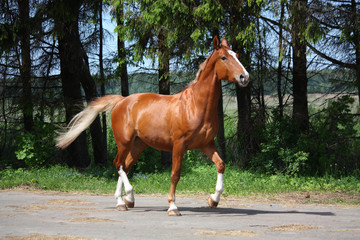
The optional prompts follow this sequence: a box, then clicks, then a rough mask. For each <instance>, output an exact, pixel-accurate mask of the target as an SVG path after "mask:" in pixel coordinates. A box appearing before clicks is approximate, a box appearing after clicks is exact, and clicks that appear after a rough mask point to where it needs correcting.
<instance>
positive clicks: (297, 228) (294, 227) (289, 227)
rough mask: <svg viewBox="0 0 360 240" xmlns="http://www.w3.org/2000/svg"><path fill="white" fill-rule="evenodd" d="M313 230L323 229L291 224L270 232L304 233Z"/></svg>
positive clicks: (274, 228)
mask: <svg viewBox="0 0 360 240" xmlns="http://www.w3.org/2000/svg"><path fill="white" fill-rule="evenodd" d="M312 229H322V227H318V226H312V225H301V224H289V225H282V226H277V227H271V228H270V229H269V230H270V231H273V232H276V231H304V230H312Z"/></svg>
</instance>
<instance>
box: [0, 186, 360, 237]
mask: <svg viewBox="0 0 360 240" xmlns="http://www.w3.org/2000/svg"><path fill="white" fill-rule="evenodd" d="M135 197H136V203H135V208H134V209H131V210H129V211H127V212H117V211H115V205H114V204H115V200H114V198H113V197H112V196H109V195H102V196H94V195H83V194H64V193H46V192H28V191H1V192H0V239H61V240H63V239H75V240H78V239H270V240H271V239H295V238H296V239H326V240H330V239H360V208H359V207H357V208H356V207H351V208H350V207H341V206H337V207H334V206H333V207H332V206H316V205H293V206H285V205H278V204H268V203H267V204H260V203H243V201H240V200H239V199H238V200H236V199H232V200H229V199H225V200H224V198H222V202H220V204H219V208H218V209H209V208H208V207H207V206H206V199H205V198H204V199H202V198H199V197H195V198H189V197H184V196H181V197H178V198H177V203H178V207H179V209H180V211H181V213H182V215H183V216H181V217H168V216H167V213H166V210H167V206H168V205H167V200H166V197H158V196H135Z"/></svg>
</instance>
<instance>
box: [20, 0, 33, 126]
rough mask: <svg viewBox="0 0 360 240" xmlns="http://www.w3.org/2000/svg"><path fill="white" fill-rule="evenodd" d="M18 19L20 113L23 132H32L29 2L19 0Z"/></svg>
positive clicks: (27, 0)
mask: <svg viewBox="0 0 360 240" xmlns="http://www.w3.org/2000/svg"><path fill="white" fill-rule="evenodd" d="M18 4H19V19H20V28H21V31H20V45H21V46H20V48H21V64H20V78H21V82H22V99H21V105H22V111H23V121H24V129H25V131H32V130H33V126H34V119H33V111H34V110H33V103H32V94H31V83H30V81H31V57H30V29H29V21H30V19H29V0H19V1H18Z"/></svg>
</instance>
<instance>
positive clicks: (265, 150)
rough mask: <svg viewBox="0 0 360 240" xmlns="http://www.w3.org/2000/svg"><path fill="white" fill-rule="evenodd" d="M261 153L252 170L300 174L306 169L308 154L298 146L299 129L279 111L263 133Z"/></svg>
mask: <svg viewBox="0 0 360 240" xmlns="http://www.w3.org/2000/svg"><path fill="white" fill-rule="evenodd" d="M262 139H263V141H262V143H261V144H260V152H259V153H257V154H256V155H255V156H254V158H253V160H252V162H251V165H252V168H253V169H256V170H257V171H260V172H265V173H272V174H273V173H285V174H289V175H294V174H298V173H299V172H301V171H302V170H303V169H304V166H305V163H306V162H307V160H308V153H307V152H304V151H302V150H301V149H299V147H298V145H297V139H298V129H297V127H296V125H295V124H294V123H293V121H292V119H291V118H290V117H289V116H286V115H285V116H283V117H281V116H280V115H279V113H278V111H277V110H274V111H273V112H272V119H271V121H270V122H269V123H267V124H266V126H265V129H264V130H263V132H262Z"/></svg>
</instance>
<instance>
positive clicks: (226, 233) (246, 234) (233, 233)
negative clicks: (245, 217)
mask: <svg viewBox="0 0 360 240" xmlns="http://www.w3.org/2000/svg"><path fill="white" fill-rule="evenodd" d="M199 234H201V235H210V236H241V237H254V236H256V235H258V233H256V232H254V231H207V230H204V231H199Z"/></svg>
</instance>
